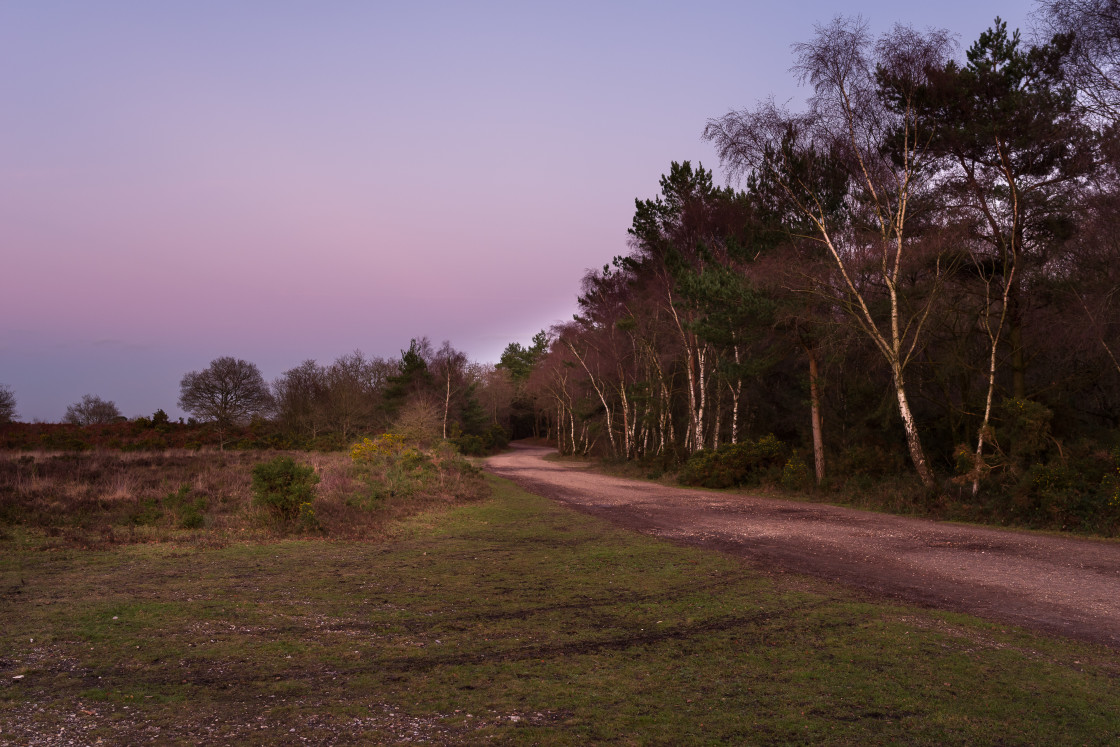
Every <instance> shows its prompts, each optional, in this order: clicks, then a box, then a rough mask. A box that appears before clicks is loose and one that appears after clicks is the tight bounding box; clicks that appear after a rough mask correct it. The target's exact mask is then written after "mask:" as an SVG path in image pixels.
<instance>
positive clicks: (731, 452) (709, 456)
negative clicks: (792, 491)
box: [677, 435, 787, 488]
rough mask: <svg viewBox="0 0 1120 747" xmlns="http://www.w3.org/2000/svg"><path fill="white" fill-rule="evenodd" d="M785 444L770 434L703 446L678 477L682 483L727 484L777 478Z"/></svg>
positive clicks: (701, 484) (772, 480) (783, 456)
mask: <svg viewBox="0 0 1120 747" xmlns="http://www.w3.org/2000/svg"><path fill="white" fill-rule="evenodd" d="M786 453H787V450H786V447H785V445H784V444H783V443H782V442H781V441H779V440H778V439H777V438H776V437H774V436H773V435H766V436H763V437H762V438H760V439H758V440H757V441H750V440H746V441H742V442H740V443H737V444H724V445H723V446H721V447H719V449H718V450H715V451H712V450H710V449H704V450H702V451H698V452H696V453H695V454H693V455H692V456H691V457H689V459H688V461H687V462H685V465H684V467H683V468H682V469H681V472H680V475H678V477H677V479H678V481H679V482H680V483H681V484H682V485H698V486H700V487H704V488H730V487H734V486H736V485H757V484H759V483H760V482H764V481H765V482H777V481H778V480H779V479H780V478H781V474H782V467H783V465H784V464H785V459H786Z"/></svg>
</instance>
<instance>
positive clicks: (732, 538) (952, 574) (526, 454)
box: [486, 444, 1120, 649]
mask: <svg viewBox="0 0 1120 747" xmlns="http://www.w3.org/2000/svg"><path fill="white" fill-rule="evenodd" d="M551 452H552V450H551V449H548V448H544V447H536V446H525V445H521V444H515V445H514V449H513V451H510V452H506V453H504V454H499V455H497V456H494V457H491V458H490V459H488V460H487V462H486V468H487V470H489V471H490V472H493V473H494V474H496V475H499V476H501V477H505V478H508V479H510V480H512V481H513V482H515V483H517V484H518V485H520V486H521V487H523V488H525V489H526V490H529V491H530V492H533V493H536V494H538V495H542V496H545V497H547V498H551V499H553V500H555V501H558V502H560V503H563V504H565V505H568V506H571V507H572V508H575V509H577V510H579V511H583V512H585V513H589V514H593V515H595V516H600V517H603V518H606V519H608V520H610V521H611V522H613V523H615V524H617V525H620V526H623V527H626V528H628V529H632V530H635V531H639V532H643V533H646V534H652V535H656V536H659V537H665V538H667V539H670V540H673V541H676V542H681V543H684V544H689V545H695V546H699V547H707V548H713V549H718V550H721V551H724V552H727V553H730V554H734V555H738V556H740V557H743V558H746V559H748V560H749V561H751V562H752V564H754V565H755V566H757V567H759V568H762V569H765V570H771V571H773V570H778V571H790V572H795V573H803V574H807V575H811V576H816V577H819V578H824V579H828V580H832V581H837V582H840V583H842V584H845V585H848V586H853V587H856V588H859V589H863V590H866V591H869V592H872V593H874V594H878V595H882V596H885V597H888V598H891V599H898V600H902V601H906V602H915V603H918V604H923V605H927V606H931V607H937V608H940V609H947V610H953V611H958V612H968V613H971V614H974V615H978V616H980V617H984V618H987V619H990V620H997V621H1002V622H1007V623H1012V624H1015V625H1021V626H1023V627H1027V628H1031V629H1034V630H1038V631H1043V632H1047V633H1056V634H1060V635H1064V636H1069V637H1072V638H1078V639H1081V640H1086V641H1092V642H1095V643H1102V644H1105V645H1107V646H1111V647H1112V648H1117V649H1120V542H1115V541H1105V540H1089V539H1080V538H1074V537H1060V536H1053V535H1043V534H1034V533H1028V532H1017V531H1010V530H1001V529H995V528H988V527H974V526H964V525H958V524H951V523H947V522H938V521H931V520H927V519H915V518H910V517H903V516H890V515H887V514H877V513H872V512H868V511H860V510H857V509H851V508H844V507H839V506H827V505H823V504H817V503H798V502H795V501H784V500H778V499H771V498H760V497H757V496H752V495H748V494H732V493H719V492H710V491H704V490H691V489H685V488H674V487H667V486H664V485H658V484H656V483H651V482H643V481H639V480H627V479H623V478H618V477H610V476H607V475H601V474H598V473H595V472H591V471H589V470H587V469H585V468H582V467H580V466H579V465H574V464H564V463H559V462H552V461H546V460H545V459H544V457H545V455H547V454H549V453H551Z"/></svg>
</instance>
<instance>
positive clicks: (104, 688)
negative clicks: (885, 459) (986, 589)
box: [0, 479, 1120, 745]
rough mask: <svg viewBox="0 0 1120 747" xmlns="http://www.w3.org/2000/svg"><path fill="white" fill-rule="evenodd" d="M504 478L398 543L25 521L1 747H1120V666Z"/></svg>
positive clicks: (2, 559)
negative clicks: (147, 745) (148, 535)
mask: <svg viewBox="0 0 1120 747" xmlns="http://www.w3.org/2000/svg"><path fill="white" fill-rule="evenodd" d="M494 488H495V497H494V499H493V500H491V501H488V502H485V503H479V504H472V505H469V506H466V507H461V508H456V509H453V510H450V511H447V512H443V513H429V514H425V515H422V516H420V517H416V518H413V519H411V520H409V521H408V522H406V523H405V524H403V525H401V526H400V527H399V529H398V531H397V533H396V534H395V536H394V537H393V538H392V539H390V540H388V541H385V542H380V543H362V542H333V541H324V540H302V541H294V540H293V541H283V542H275V543H270V544H231V545H228V546H226V547H220V548H206V547H197V546H192V547H189V548H182V547H175V546H170V545H166V544H164V545H126V546H115V547H112V548H111V549H109V550H103V551H89V550H76V549H67V548H57V547H53V546H50V545H48V546H47V547H48V548H50V549H43V547H44V545H43V542H42V540H41V537H39V536H38V535H34V534H30V533H27V532H25V531H23V530H15V531H11V532H9V533H8V536H7V538H6V539H3V540H0V595H2V596H0V743H3V742H5V741H6V740H10V741H12V742H13V743H23V742H27V741H34V737H35V736H37V735H48V734H49V735H52V736H53V735H56V734H58V733H59V731H60V729H61V730H63V734H64V735H67V736H68V737H69V738H72V739H74V740H75V743H96V742H97V740H98V739H103V740H104V741H105V742H106V743H134V742H140V741H150V742H159V743H164V744H175V743H197V742H199V741H218V742H225V741H232V740H235V739H236V740H240V741H243V742H248V743H253V744H256V743H277V744H282V743H283V744H286V743H298V742H300V741H301V740H303V739H306V741H307V742H309V743H328V742H332V741H335V742H341V743H352V742H361V741H362V740H365V741H369V742H375V743H394V742H398V741H400V742H404V741H408V740H412V741H416V739H417V738H424V739H426V740H427V741H428V742H430V743H464V742H465V743H479V742H487V743H497V744H503V743H512V744H571V745H578V744H587V743H602V742H616V743H621V744H674V745H675V744H726V743H733V744H734V743H741V744H786V743H792V744H852V743H856V742H863V743H867V744H890V743H905V744H983V743H1005V744H1111V743H1114V742H1115V741H1116V740H1117V739H1118V738H1120V688H1117V676H1118V675H1120V655H1118V654H1117V652H1115V651H1112V650H1109V649H1106V648H1100V647H1094V646H1090V645H1086V644H1081V643H1076V642H1071V641H1065V640H1058V639H1052V638H1045V637H1039V636H1035V635H1033V634H1030V633H1026V632H1023V631H1021V630H1017V629H1014V628H1011V627H1009V626H1005V625H996V624H991V623H987V622H982V621H977V620H975V619H973V618H969V617H966V616H962V615H954V614H948V613H939V612H933V611H929V610H923V609H915V608H910V607H905V606H900V605H890V604H883V603H879V602H876V601H873V600H870V599H868V598H867V597H864V596H860V595H858V594H855V593H852V592H848V591H845V590H842V589H839V588H837V587H833V586H829V585H827V584H824V583H821V582H816V581H812V580H807V579H803V578H799V577H792V576H788V575H777V576H773V577H771V576H768V575H765V574H762V573H759V572H756V571H752V570H750V569H749V568H748V567H746V566H745V565H744V564H742V563H741V562H740V561H737V560H735V559H732V558H729V557H725V556H723V555H720V554H718V553H714V552H706V551H701V550H697V549H691V548H681V547H677V546H674V545H672V544H669V543H666V542H663V541H659V540H656V539H652V538H648V537H644V536H638V535H633V534H630V533H626V532H623V531H620V530H617V529H615V528H613V527H611V526H610V525H608V524H606V523H604V522H602V521H599V520H597V519H593V518H589V517H586V516H582V515H579V514H576V513H572V512H570V511H568V510H566V509H562V508H560V507H557V506H555V505H553V504H552V503H550V502H548V501H546V500H544V499H541V498H537V497H535V496H531V495H528V494H526V493H524V492H521V491H520V490H518V489H517V488H515V487H514V486H512V484H510V483H507V482H504V481H500V480H496V479H495V480H494ZM32 639H34V640H33V641H32ZM17 676H20V679H14V678H15V677H17Z"/></svg>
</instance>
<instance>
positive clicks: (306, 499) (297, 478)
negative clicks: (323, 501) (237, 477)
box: [253, 456, 319, 523]
mask: <svg viewBox="0 0 1120 747" xmlns="http://www.w3.org/2000/svg"><path fill="white" fill-rule="evenodd" d="M318 482H319V476H318V475H317V474H315V470H314V469H313V468H312V467H308V466H304V465H301V464H297V463H296V461H295V460H294V459H292V458H291V457H288V456H282V457H276V458H275V459H272V460H271V461H268V462H264V463H262V464H258V465H257V466H256V467H254V468H253V501H254V503H256V504H257V505H258V506H261V507H262V508H264V509H265V510H267V511H268V512H269V513H270V514H272V515H273V516H274V517H275V518H277V519H280V520H282V521H287V522H293V521H295V520H296V519H301V520H303V521H304V522H305V523H309V522H310V520H312V519H313V518H314V511H313V510H312V502H313V501H314V499H315V486H316V484H318Z"/></svg>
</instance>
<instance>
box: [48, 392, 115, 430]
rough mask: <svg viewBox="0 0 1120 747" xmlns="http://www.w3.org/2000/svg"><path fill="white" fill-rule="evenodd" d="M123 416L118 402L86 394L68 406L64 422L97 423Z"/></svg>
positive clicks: (107, 421) (111, 420)
mask: <svg viewBox="0 0 1120 747" xmlns="http://www.w3.org/2000/svg"><path fill="white" fill-rule="evenodd" d="M119 417H121V411H120V409H118V408H117V403H116V402H113V401H112V400H104V399H101V398H100V397H97V396H95V395H93V394H86V395H84V396H83V397H82V399H81V400H80V401H79V402H75V403H74V404H72V405H68V406H67V407H66V415H64V416H63V418H62V422H64V423H72V424H73V425H97V424H101V423H111V422H113V421H114V420H116V419H117V418H119Z"/></svg>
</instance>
